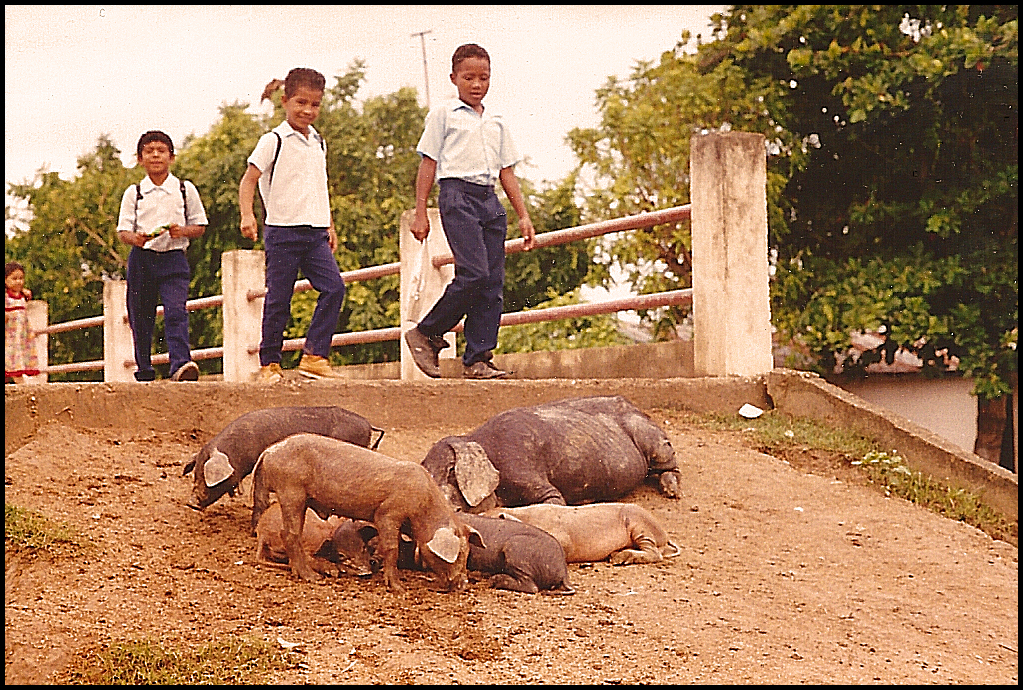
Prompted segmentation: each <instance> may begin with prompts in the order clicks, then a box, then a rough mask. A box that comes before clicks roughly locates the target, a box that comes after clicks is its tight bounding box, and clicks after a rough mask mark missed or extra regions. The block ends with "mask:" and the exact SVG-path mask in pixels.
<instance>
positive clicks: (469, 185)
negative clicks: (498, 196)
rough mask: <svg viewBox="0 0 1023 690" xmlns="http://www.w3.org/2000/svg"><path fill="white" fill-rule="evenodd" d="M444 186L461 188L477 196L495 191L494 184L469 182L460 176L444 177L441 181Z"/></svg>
mask: <svg viewBox="0 0 1023 690" xmlns="http://www.w3.org/2000/svg"><path fill="white" fill-rule="evenodd" d="M439 184H440V185H441V186H442V187H454V188H455V189H458V190H461V191H463V192H466V193H468V194H475V195H477V196H486V195H488V194H493V193H494V185H492V184H476V183H475V182H469V181H468V180H463V179H461V178H459V177H444V178H442V179H441V180H440V183H439Z"/></svg>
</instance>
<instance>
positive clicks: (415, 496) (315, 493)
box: [252, 434, 482, 593]
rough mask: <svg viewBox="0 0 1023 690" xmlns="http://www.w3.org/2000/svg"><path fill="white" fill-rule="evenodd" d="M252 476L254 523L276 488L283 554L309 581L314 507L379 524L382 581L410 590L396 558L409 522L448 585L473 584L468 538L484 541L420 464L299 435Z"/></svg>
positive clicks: (273, 451)
mask: <svg viewBox="0 0 1023 690" xmlns="http://www.w3.org/2000/svg"><path fill="white" fill-rule="evenodd" d="M254 477H255V478H254V481H253V487H252V521H253V524H254V525H255V524H258V522H259V519H260V518H261V517H262V515H263V513H264V512H266V510H267V508H268V507H269V504H270V492H273V493H275V494H276V495H277V500H278V502H279V503H280V506H281V518H282V521H283V539H284V545H285V551H286V552H287V554H288V561H289V563H290V564H291V569H292V572H294V573H295V574H296V575H298V576H299V577H301V578H303V579H305V580H310V581H315V580H318V579H320V577H321V576H320V575H319V574H318V573H316V572H315V571H314V570H313V568H312V567H311V566H310V563H309V559H308V556H307V554H306V553H305V551H304V550H303V549H302V548H301V543H300V536H301V534H302V529H303V525H304V521H305V511H306V508H312V509H313V510H314V511H316V513H317V514H318V515H319V516H320V517H321V518H324V519H326V517H327V516H329V515H331V514H334V515H342V516H344V517H348V518H351V519H353V520H367V521H370V522H372V523H373V524H374V525H375V526H376V528H377V530H378V532H379V535H378V541H377V546H376V548H377V554H378V555H379V556H380V559H381V561H382V569H383V572H384V581H385V582H386V583H387V586H388V587H389V588H390V589H391V590H393V591H395V592H399V593H400V592H403V591H404V588H403V587H402V585H401V582H400V580H399V577H398V567H397V560H398V545H399V533H400V529H401V526H402V523H403V522H405V521H406V520H408V521H409V524H410V525H411V528H412V538H413V539H415V541H416V543H417V544H418V545H419V552H420V557H421V558H422V560H423V563H424V565H426V567H427V568H428V569H429V570H432V571H433V572H435V573H437V574H438V575H440V576H441V577H442V578H443V579H444V581H445V583H446V585H447V589H448V590H449V591H451V590H460V589H463V588H464V587H465V586H466V584H468V577H467V576H466V568H465V561H466V558H467V557H468V555H469V540H470V539H473V541H474V543H476V544H478V545H482V539H480V537H479V534H478V533H476V532H475V530H472V529H471V528H469V527H467V526H466V525H465V524H464V523H463V522H462V521H461V520H459V519H458V517H457V516H456V515H455V512H454V510H453V509H452V508H451V506H450V505H449V503H448V501H447V499H446V498H445V496H444V494H443V493H442V492H441V490H440V487H438V486H437V484H436V483H435V482H434V481H433V479H432V478H431V477H430V475H429V473H428V472H427V471H426V470H425V469H423V467H422V466H420V465H419V464H418V463H414V462H409V461H405V460H396V459H394V458H390V457H387V456H386V455H383V454H381V453H378V452H376V451H372V450H369V449H367V448H363V447H361V446H357V445H354V444H351V443H347V442H345V441H338V440H336V439H332V438H327V437H325V436H317V435H314V434H296V435H294V436H290V437H288V438H286V439H284V440H283V441H279V442H277V443H275V444H273V445H272V446H270V447H269V448H267V449H266V450H265V451H263V453H262V454H261V455H260V456H259V460H258V461H257V462H256V468H255V471H254Z"/></svg>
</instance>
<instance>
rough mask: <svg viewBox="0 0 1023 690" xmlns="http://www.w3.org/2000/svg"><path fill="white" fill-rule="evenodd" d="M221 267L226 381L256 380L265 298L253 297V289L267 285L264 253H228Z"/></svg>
mask: <svg viewBox="0 0 1023 690" xmlns="http://www.w3.org/2000/svg"><path fill="white" fill-rule="evenodd" d="M220 266H221V274H222V276H223V277H222V282H223V288H224V307H223V309H224V380H225V381H231V382H245V381H252V380H253V377H254V376H255V374H256V372H257V371H259V340H260V337H261V334H262V324H263V300H264V298H263V297H258V298H256V299H253V300H250V299H249V291H250V290H259V289H261V288H263V287H265V286H266V264H265V263H264V258H263V252H261V251H257V250H254V249H234V250H232V251H228V252H224V253H223V254H222V255H221V257H220ZM250 350H252V352H250Z"/></svg>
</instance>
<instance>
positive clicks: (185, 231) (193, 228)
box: [167, 223, 206, 240]
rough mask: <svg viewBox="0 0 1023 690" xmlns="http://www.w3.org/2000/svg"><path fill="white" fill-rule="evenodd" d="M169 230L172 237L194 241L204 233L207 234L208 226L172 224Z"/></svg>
mask: <svg viewBox="0 0 1023 690" xmlns="http://www.w3.org/2000/svg"><path fill="white" fill-rule="evenodd" d="M167 230H168V231H169V232H170V236H171V237H187V238H189V239H193V240H194V239H195V238H196V237H202V235H203V233H204V232H206V226H205V225H178V224H177V223H171V224H170V227H168V228H167Z"/></svg>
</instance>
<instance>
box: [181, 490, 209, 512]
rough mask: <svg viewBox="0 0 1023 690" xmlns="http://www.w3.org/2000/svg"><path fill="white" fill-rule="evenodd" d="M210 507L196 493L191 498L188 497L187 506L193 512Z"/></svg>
mask: <svg viewBox="0 0 1023 690" xmlns="http://www.w3.org/2000/svg"><path fill="white" fill-rule="evenodd" d="M208 505H209V503H208V502H207V501H205V500H203V497H202V496H200V495H199V494H196V493H194V492H193V493H192V495H191V496H189V497H188V500H187V501H185V506H186V507H188V508H191V509H192V510H195V511H202V510H205V509H206V506H208Z"/></svg>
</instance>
